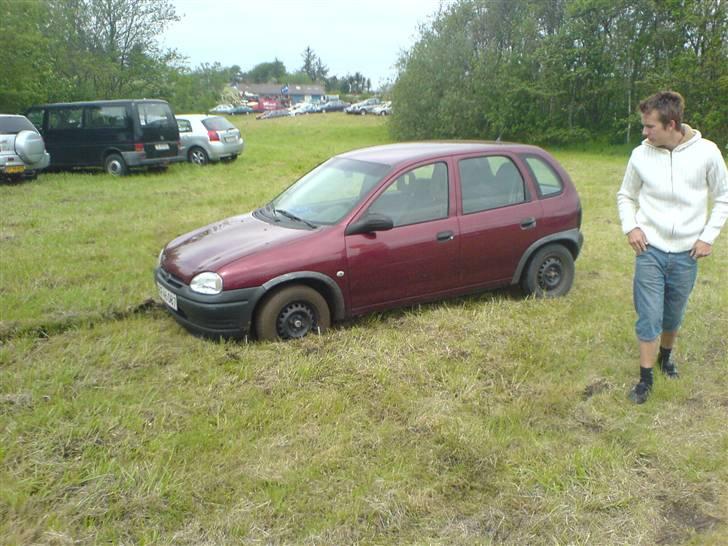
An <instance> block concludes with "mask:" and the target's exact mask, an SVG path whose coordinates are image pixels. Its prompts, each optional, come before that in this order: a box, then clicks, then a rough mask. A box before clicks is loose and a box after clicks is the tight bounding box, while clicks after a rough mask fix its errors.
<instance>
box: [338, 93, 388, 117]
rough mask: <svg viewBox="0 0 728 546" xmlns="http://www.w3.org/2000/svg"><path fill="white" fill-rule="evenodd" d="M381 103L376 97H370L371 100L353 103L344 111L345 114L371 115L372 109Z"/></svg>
mask: <svg viewBox="0 0 728 546" xmlns="http://www.w3.org/2000/svg"><path fill="white" fill-rule="evenodd" d="M381 102H382V101H380V100H379V99H378V98H376V97H372V98H371V99H367V100H363V101H361V102H355V103H354V104H352V105H351V106H349V107H348V108H346V109H345V110H344V112H346V113H347V114H359V115H362V116H364V115H366V114H369V113H371V111H372V109H373V108H374V107H375V106H377V105H379V104H380V103H381Z"/></svg>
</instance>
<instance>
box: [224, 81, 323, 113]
mask: <svg viewBox="0 0 728 546" xmlns="http://www.w3.org/2000/svg"><path fill="white" fill-rule="evenodd" d="M235 87H237V89H238V93H239V94H240V98H241V99H242V100H243V101H247V102H248V104H249V105H251V107H252V108H253V109H254V110H276V109H278V108H286V107H287V106H289V105H292V104H296V103H299V102H304V101H306V102H317V101H320V100H322V99H323V98H324V97H325V96H326V90H325V89H324V86H323V85H319V84H311V85H303V84H296V83H292V84H289V85H287V84H278V83H247V82H240V83H238V84H237V85H236V86H235Z"/></svg>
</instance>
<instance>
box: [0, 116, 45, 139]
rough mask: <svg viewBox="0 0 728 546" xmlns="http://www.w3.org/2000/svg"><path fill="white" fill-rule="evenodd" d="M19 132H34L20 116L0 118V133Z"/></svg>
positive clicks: (31, 125) (30, 124)
mask: <svg viewBox="0 0 728 546" xmlns="http://www.w3.org/2000/svg"><path fill="white" fill-rule="evenodd" d="M20 131H35V132H37V131H36V130H35V127H33V124H32V123H30V122H29V121H28V120H27V119H26V118H24V117H22V116H12V117H7V118H4V117H0V133H4V134H11V135H12V134H17V133H19V132H20Z"/></svg>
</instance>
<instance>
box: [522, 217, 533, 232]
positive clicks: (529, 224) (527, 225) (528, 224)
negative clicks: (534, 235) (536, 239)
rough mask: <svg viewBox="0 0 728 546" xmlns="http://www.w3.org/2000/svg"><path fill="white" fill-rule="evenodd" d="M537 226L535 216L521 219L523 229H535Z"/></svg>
mask: <svg viewBox="0 0 728 546" xmlns="http://www.w3.org/2000/svg"><path fill="white" fill-rule="evenodd" d="M535 227H536V219H535V218H534V217H533V216H531V217H530V218H526V219H524V220H521V229H533V228H535Z"/></svg>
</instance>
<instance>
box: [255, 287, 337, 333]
mask: <svg viewBox="0 0 728 546" xmlns="http://www.w3.org/2000/svg"><path fill="white" fill-rule="evenodd" d="M330 325H331V313H330V311H329V306H328V304H327V303H326V300H325V299H324V298H323V296H322V295H321V294H319V293H318V292H317V291H316V290H314V289H313V288H310V287H308V286H302V285H294V286H287V287H285V288H282V289H281V290H278V291H277V292H274V293H273V294H271V295H270V296H269V297H267V298H266V299H265V301H263V303H262V307H261V309H260V312H259V313H258V316H257V319H256V321H255V333H256V334H257V335H258V339H260V340H263V341H275V340H278V339H282V340H288V339H296V338H300V337H303V336H305V335H307V334H309V333H311V332H317V331H321V332H323V331H324V330H326V329H327V328H328V327H329V326H330Z"/></svg>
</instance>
